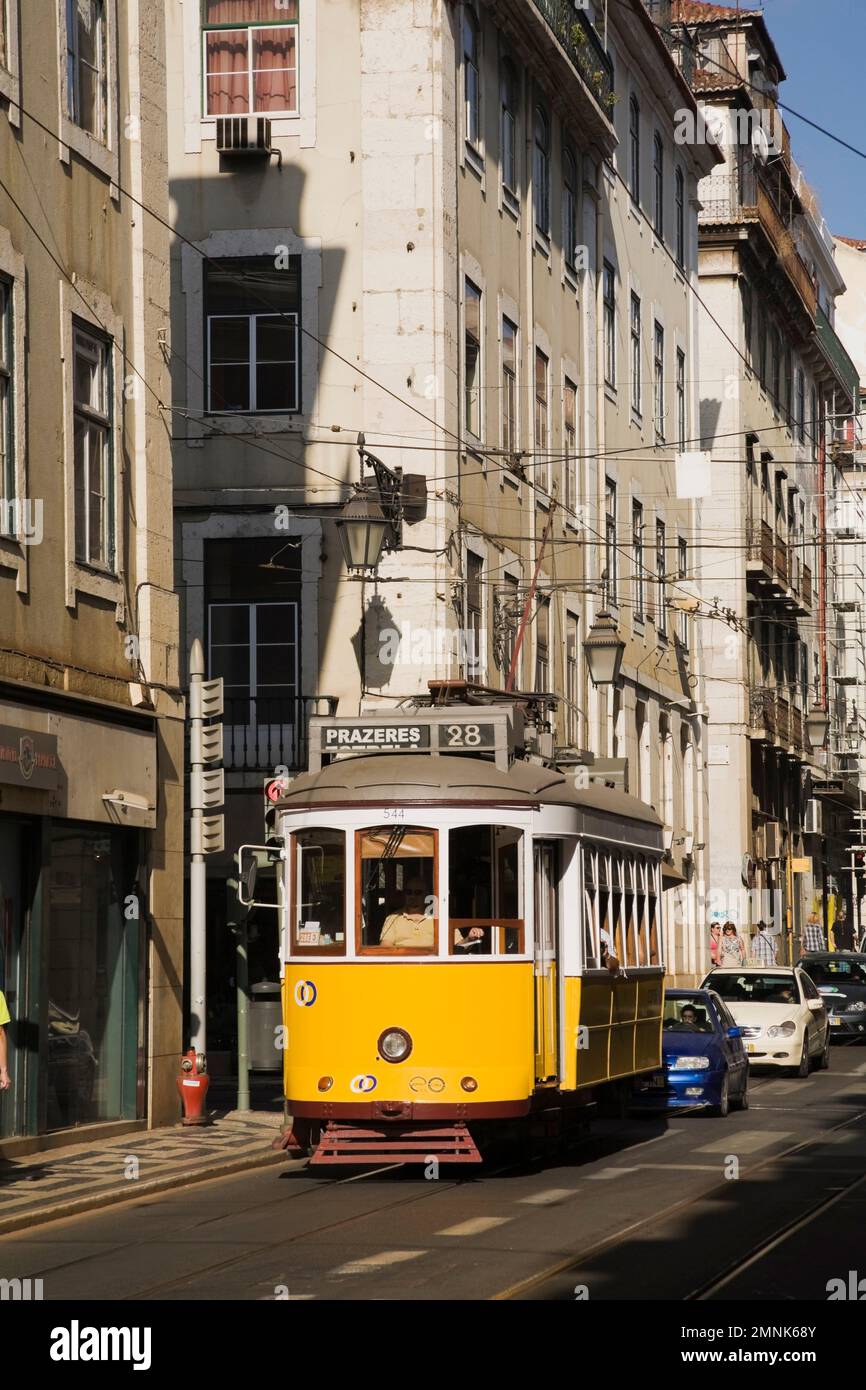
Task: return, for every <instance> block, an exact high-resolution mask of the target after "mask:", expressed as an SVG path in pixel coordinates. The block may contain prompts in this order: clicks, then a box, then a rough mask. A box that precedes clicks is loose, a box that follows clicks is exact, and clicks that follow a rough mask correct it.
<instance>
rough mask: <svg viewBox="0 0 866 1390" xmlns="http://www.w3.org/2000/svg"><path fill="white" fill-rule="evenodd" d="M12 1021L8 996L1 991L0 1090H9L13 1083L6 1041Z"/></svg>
mask: <svg viewBox="0 0 866 1390" xmlns="http://www.w3.org/2000/svg"><path fill="white" fill-rule="evenodd" d="M10 1022H11V1019H10V1017H9V1010H8V1008H7V1006H6V996H5V994H3V993H2V991H0V1091H8V1090H9V1087H10V1086H11V1084H12V1083H11V1081H10V1080H9V1071H8V1066H9V1047H8V1043H7V1042H6V1024H7V1023H10Z"/></svg>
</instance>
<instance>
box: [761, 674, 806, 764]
mask: <svg viewBox="0 0 866 1390" xmlns="http://www.w3.org/2000/svg"><path fill="white" fill-rule="evenodd" d="M798 699H799V689H798V690H795V689H794V687H788V686H783V687H782V688H781V689H779V688H777V687H776V686H753V687H752V689H751V691H750V693H749V727H750V728H752V729H755V730H758V731H760V732H762V733H764V734H765V735H766V736H767V739H768V741H772V742H774V743H781V744H783V745H784V746H785V747H786V748H794V749H796V750H797V752H799V753H802V751H803V749H804V747H805V744H804V742H803V735H804V724H803V711H802V709H801V707H800V705H799V704H797V703H795V701H796V700H798Z"/></svg>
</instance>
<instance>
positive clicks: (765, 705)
mask: <svg viewBox="0 0 866 1390" xmlns="http://www.w3.org/2000/svg"><path fill="white" fill-rule="evenodd" d="M749 727H750V728H751V729H758V730H763V731H764V732H765V733H767V734H769V736H770V738H775V737H776V692H775V690H768V689H767V688H766V687H765V686H753V687H752V689H751V690H750V692H749Z"/></svg>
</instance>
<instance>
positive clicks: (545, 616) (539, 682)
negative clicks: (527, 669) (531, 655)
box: [535, 598, 550, 692]
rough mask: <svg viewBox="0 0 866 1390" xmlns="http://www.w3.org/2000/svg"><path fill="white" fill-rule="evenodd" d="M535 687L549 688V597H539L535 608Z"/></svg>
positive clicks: (538, 689) (537, 688) (544, 689)
mask: <svg viewBox="0 0 866 1390" xmlns="http://www.w3.org/2000/svg"><path fill="white" fill-rule="evenodd" d="M535 689H536V691H538V692H541V691H546V690H549V689H550V599H549V598H539V600H538V607H537V608H536V610H535Z"/></svg>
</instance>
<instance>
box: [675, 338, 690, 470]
mask: <svg viewBox="0 0 866 1390" xmlns="http://www.w3.org/2000/svg"><path fill="white" fill-rule="evenodd" d="M687 438H688V421H687V417H686V354H685V353H684V352H683V350H682V348H677V443H678V445H679V450H680V453H683V452H684V451H685V447H686V440H687Z"/></svg>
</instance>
